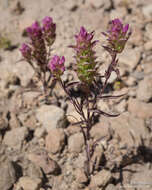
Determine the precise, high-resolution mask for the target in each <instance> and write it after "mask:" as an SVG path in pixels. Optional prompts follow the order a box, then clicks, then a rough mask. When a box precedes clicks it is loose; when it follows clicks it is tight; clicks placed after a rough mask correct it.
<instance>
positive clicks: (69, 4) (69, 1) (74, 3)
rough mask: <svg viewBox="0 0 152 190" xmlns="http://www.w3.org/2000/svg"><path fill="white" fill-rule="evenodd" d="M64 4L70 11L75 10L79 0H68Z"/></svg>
mask: <svg viewBox="0 0 152 190" xmlns="http://www.w3.org/2000/svg"><path fill="white" fill-rule="evenodd" d="M64 5H65V7H66V8H67V9H68V10H69V11H75V10H76V9H77V8H78V1H73V0H67V1H65V4H64Z"/></svg>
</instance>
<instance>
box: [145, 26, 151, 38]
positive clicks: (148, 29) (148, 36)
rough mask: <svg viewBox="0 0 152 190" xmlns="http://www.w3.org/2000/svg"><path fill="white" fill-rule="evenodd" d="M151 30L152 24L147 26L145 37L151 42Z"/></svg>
mask: <svg viewBox="0 0 152 190" xmlns="http://www.w3.org/2000/svg"><path fill="white" fill-rule="evenodd" d="M151 30H152V23H148V24H147V25H146V32H145V36H146V37H147V39H149V40H152V34H151Z"/></svg>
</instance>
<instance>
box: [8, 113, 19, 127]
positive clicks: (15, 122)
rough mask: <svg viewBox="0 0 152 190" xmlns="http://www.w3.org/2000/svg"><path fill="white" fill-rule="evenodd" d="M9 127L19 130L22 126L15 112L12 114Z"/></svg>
mask: <svg viewBox="0 0 152 190" xmlns="http://www.w3.org/2000/svg"><path fill="white" fill-rule="evenodd" d="M9 126H10V128H11V129H13V128H19V127H20V126H21V124H20V122H19V120H18V118H17V116H16V114H15V113H13V112H11V113H10V120H9Z"/></svg>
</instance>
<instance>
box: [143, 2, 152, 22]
mask: <svg viewBox="0 0 152 190" xmlns="http://www.w3.org/2000/svg"><path fill="white" fill-rule="evenodd" d="M142 13H143V15H144V16H145V18H146V19H151V17H152V4H147V5H145V6H143V7H142Z"/></svg>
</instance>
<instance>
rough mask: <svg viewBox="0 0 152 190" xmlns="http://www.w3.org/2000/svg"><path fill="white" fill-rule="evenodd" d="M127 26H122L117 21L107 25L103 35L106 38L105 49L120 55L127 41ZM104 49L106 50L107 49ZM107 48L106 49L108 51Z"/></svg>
mask: <svg viewBox="0 0 152 190" xmlns="http://www.w3.org/2000/svg"><path fill="white" fill-rule="evenodd" d="M128 29H129V24H126V25H125V26H123V24H122V22H121V21H120V20H119V19H114V20H112V21H111V22H110V23H109V29H108V31H107V32H106V33H104V32H103V33H102V34H103V35H105V36H107V37H108V39H107V40H108V45H107V47H108V48H110V49H111V51H114V52H116V53H121V52H122V51H123V49H124V47H125V45H126V42H127V40H128V39H129V37H130V35H131V32H128ZM107 47H106V48H107ZM108 48H107V49H108Z"/></svg>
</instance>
